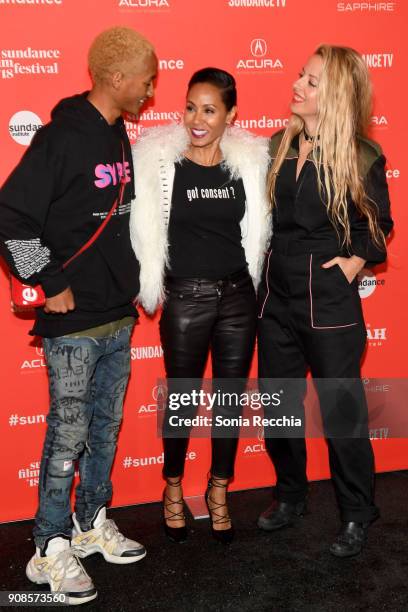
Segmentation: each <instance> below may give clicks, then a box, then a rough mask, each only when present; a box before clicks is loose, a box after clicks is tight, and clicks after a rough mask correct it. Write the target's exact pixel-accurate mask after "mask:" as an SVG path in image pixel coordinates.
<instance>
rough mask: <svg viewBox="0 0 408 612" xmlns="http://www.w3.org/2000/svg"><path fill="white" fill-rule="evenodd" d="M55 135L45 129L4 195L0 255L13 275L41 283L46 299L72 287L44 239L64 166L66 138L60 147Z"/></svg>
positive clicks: (0, 214) (8, 182)
mask: <svg viewBox="0 0 408 612" xmlns="http://www.w3.org/2000/svg"><path fill="white" fill-rule="evenodd" d="M52 135H54V138H51V136H52ZM55 136H56V134H53V132H52V129H51V128H50V126H45V127H44V128H41V129H40V130H39V131H38V132H37V134H36V135H35V136H34V138H33V140H32V142H31V145H30V147H29V148H28V149H27V151H26V153H25V155H24V156H23V157H22V159H21V161H20V163H19V164H18V165H17V167H16V168H15V169H14V170H13V172H12V173H11V174H10V176H9V177H8V179H7V180H6V182H5V183H4V185H3V187H2V188H1V190H0V249H1V254H2V255H3V257H4V259H5V260H6V262H7V264H8V266H9V267H10V269H11V271H12V273H13V274H14V275H15V276H17V277H18V278H19V279H20V280H21V281H23V282H24V283H26V284H28V285H35V284H38V283H39V284H41V286H42V288H43V291H44V293H45V295H46V296H47V297H52V296H54V295H57V294H58V293H60V292H61V291H63V290H64V289H66V288H67V287H68V282H67V279H66V278H65V275H64V272H63V269H62V262H61V261H58V259H57V258H56V257H55V256H54V254H53V253H52V251H51V250H50V249H49V247H48V246H47V244H45V242H44V240H43V237H42V235H43V230H44V226H45V223H46V220H47V215H48V211H49V208H50V206H51V205H52V202H53V199H55V195H56V193H57V186H58V177H59V174H60V172H61V169H62V165H63V156H64V146H63V140H64V139H63V138H61V139H60V141H59V143H58V142H57V143H56V142H55V140H56V139H55ZM56 145H58V146H56Z"/></svg>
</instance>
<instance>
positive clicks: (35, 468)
mask: <svg viewBox="0 0 408 612" xmlns="http://www.w3.org/2000/svg"><path fill="white" fill-rule="evenodd" d="M39 475H40V462H39V461H31V463H30V465H29V466H28V467H26V468H20V469H19V470H18V478H19V480H25V481H26V483H27V484H28V486H29V487H37V486H38V478H39Z"/></svg>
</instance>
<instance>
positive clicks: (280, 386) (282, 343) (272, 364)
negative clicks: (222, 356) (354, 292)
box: [258, 311, 307, 503]
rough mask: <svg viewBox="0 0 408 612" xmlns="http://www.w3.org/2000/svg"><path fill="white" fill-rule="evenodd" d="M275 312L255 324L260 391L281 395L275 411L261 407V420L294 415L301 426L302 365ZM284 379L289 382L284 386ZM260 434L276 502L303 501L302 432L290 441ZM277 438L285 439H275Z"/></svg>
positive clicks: (273, 432)
mask: <svg viewBox="0 0 408 612" xmlns="http://www.w3.org/2000/svg"><path fill="white" fill-rule="evenodd" d="M276 312H278V311H275V312H269V313H265V314H264V317H263V318H262V319H260V321H259V324H258V330H259V331H258V369H259V378H260V381H259V383H260V390H261V392H265V393H269V395H272V394H273V393H275V392H277V391H280V390H283V391H284V393H283V394H282V403H281V405H280V406H279V407H272V406H268V407H266V406H265V410H264V412H265V417H266V418H271V417H278V416H283V415H286V416H288V415H294V416H296V417H298V418H300V419H302V422H303V420H304V409H303V397H304V393H305V385H306V383H305V380H304V377H305V375H306V364H305V361H304V357H303V353H302V349H301V346H300V343H299V341H298V339H297V338H296V336H295V335H294V334H293V333H292V331H291V330H290V329H289V328H285V327H283V326H282V325H281V324H280V322H279V321H278V319H277V318H276V317H275V313H276ZM287 378H289V379H291V380H288V381H286V383H285V379H287ZM264 434H265V447H266V450H267V452H268V454H269V456H270V458H271V459H272V462H273V465H274V468H275V471H276V497H277V499H278V500H279V501H285V502H290V503H297V502H299V501H303V500H304V499H305V497H306V493H307V476H306V444H305V439H304V437H303V429H302V430H300V431H297V432H296V435H297V436H298V437H294V438H292V437H290V431H289V430H288V429H286V430H284V431H283V432H279V431H276V430H274V429H273V428H268V427H266V428H265V430H264ZM281 434H283V436H285V437H278V436H280V435H281Z"/></svg>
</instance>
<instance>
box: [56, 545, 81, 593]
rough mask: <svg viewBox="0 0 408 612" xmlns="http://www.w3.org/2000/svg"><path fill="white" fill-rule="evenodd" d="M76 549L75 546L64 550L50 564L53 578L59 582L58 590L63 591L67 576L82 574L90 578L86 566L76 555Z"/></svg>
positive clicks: (73, 576)
mask: <svg viewBox="0 0 408 612" xmlns="http://www.w3.org/2000/svg"><path fill="white" fill-rule="evenodd" d="M76 551H77V549H76V547H75V546H71V547H70V548H67V549H66V550H62V551H61V552H60V553H58V554H57V555H56V556H55V561H54V563H53V564H52V565H51V566H50V576H51V580H52V581H53V582H57V583H59V585H58V588H57V592H60V591H62V586H63V584H64V580H65V578H76V577H77V576H79V575H81V574H83V575H85V576H86V577H87V578H89V576H88V574H87V573H86V571H85V568H84V567H83V565H82V563H81V562H80V560H79V559H78V557H77V556H76Z"/></svg>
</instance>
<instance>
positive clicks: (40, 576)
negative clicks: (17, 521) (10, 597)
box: [26, 536, 97, 606]
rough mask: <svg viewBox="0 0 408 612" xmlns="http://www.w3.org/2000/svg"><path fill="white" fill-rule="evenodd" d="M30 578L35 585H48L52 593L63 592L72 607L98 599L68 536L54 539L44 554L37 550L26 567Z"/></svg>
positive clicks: (48, 544)
mask: <svg viewBox="0 0 408 612" xmlns="http://www.w3.org/2000/svg"><path fill="white" fill-rule="evenodd" d="M26 574H27V578H28V579H29V580H31V582H35V583H36V584H47V583H48V584H49V585H50V589H51V592H52V593H62V594H64V595H66V597H67V603H69V605H71V606H76V605H79V604H83V603H86V602H88V601H91V600H92V599H95V598H96V596H97V592H96V589H95V587H94V585H93V583H92V580H91V579H90V577H89V576H88V574H87V573H86V571H85V569H84V568H83V566H82V563H81V562H80V561H79V559H78V558H77V552H76V550H75V548H74V547H73V546H71V543H70V541H69V540H67V539H66V538H62V537H59V536H57V537H55V538H51V539H50V540H49V541H48V542H47V545H46V547H45V549H44V551H43V552H42V553H41V550H40V549H39V548H37V549H36V553H35V555H34V556H33V557H32V558H31V559H30V561H29V562H28V564H27V568H26Z"/></svg>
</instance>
